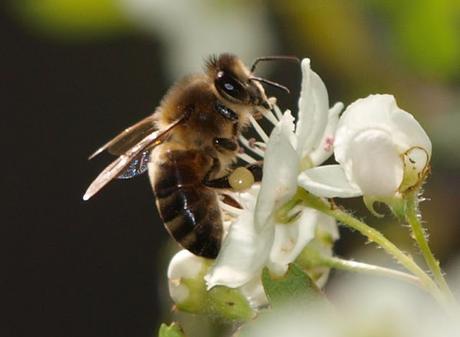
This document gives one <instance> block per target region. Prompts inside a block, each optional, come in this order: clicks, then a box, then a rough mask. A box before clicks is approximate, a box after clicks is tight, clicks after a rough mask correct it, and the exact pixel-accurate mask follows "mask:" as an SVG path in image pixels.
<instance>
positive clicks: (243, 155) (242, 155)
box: [236, 153, 257, 164]
mask: <svg viewBox="0 0 460 337" xmlns="http://www.w3.org/2000/svg"><path fill="white" fill-rule="evenodd" d="M236 156H237V157H238V158H240V159H241V160H243V161H245V162H246V163H248V164H255V163H257V160H255V159H254V158H252V157H251V156H250V155H248V154H247V153H238V154H237V155H236Z"/></svg>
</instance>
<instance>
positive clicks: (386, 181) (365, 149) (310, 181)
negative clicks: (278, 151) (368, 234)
mask: <svg viewBox="0 0 460 337" xmlns="http://www.w3.org/2000/svg"><path fill="white" fill-rule="evenodd" d="M334 155H335V159H336V160H337V162H338V163H339V165H326V166H321V167H315V168H311V169H308V170H306V171H304V172H303V173H302V174H301V175H300V176H299V185H300V186H302V187H304V188H305V189H306V190H308V191H310V192H312V193H314V194H316V195H318V196H322V197H344V198H346V197H356V196H361V195H365V196H375V197H393V196H395V195H397V194H398V193H402V192H404V191H405V190H407V189H408V188H410V187H412V186H414V185H416V184H419V183H420V181H421V180H422V179H423V178H424V176H425V174H426V172H427V170H428V167H429V162H430V159H431V142H430V139H429V138H428V136H427V134H426V133H425V131H424V130H423V128H422V127H421V126H420V124H419V123H418V122H417V120H415V118H414V117H413V116H412V115H411V114H409V113H408V112H406V111H404V110H402V109H400V108H399V107H398V106H397V105H396V101H395V99H394V97H393V96H391V95H370V96H368V97H366V98H363V99H359V100H357V101H356V102H354V103H352V104H351V105H350V106H349V107H347V109H346V110H345V112H344V113H343V115H342V117H341V118H340V120H339V123H338V126H337V132H336V135H335V142H334Z"/></svg>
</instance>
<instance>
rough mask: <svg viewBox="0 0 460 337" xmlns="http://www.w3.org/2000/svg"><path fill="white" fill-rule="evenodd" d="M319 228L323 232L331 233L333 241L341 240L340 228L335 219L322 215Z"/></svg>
mask: <svg viewBox="0 0 460 337" xmlns="http://www.w3.org/2000/svg"><path fill="white" fill-rule="evenodd" d="M318 228H319V229H320V230H321V231H324V232H326V233H329V234H330V235H331V237H332V240H334V241H336V240H338V239H339V238H340V234H339V227H338V226H337V222H336V221H335V219H334V218H333V217H330V216H328V215H326V214H324V213H320V215H319V219H318Z"/></svg>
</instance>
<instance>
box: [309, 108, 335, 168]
mask: <svg viewBox="0 0 460 337" xmlns="http://www.w3.org/2000/svg"><path fill="white" fill-rule="evenodd" d="M342 110H343V103H341V102H338V103H336V104H334V106H333V107H332V108H331V109H330V110H329V116H328V120H327V126H326V130H325V131H324V134H323V137H322V139H321V142H320V143H319V146H318V147H317V148H316V149H315V150H313V152H312V153H310V159H311V161H312V163H313V165H314V166H319V165H321V164H322V163H324V162H325V161H326V160H328V159H329V157H330V156H331V155H332V153H333V152H334V138H335V131H336V129H337V124H338V122H339V115H340V113H341V112H342Z"/></svg>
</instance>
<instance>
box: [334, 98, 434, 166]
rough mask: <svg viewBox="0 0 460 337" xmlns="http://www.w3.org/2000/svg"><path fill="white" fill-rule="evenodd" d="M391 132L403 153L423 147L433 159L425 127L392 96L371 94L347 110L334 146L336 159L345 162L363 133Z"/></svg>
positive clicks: (338, 128) (339, 126) (400, 151)
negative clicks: (359, 133)
mask: <svg viewBox="0 0 460 337" xmlns="http://www.w3.org/2000/svg"><path fill="white" fill-rule="evenodd" d="M368 129H379V130H382V131H386V132H388V134H390V135H391V137H392V139H393V142H394V143H395V144H396V145H397V146H398V149H399V153H400V154H402V153H404V152H406V151H407V150H408V149H409V148H412V147H421V148H423V149H425V150H426V151H427V153H428V154H429V155H430V157H431V141H430V139H429V138H428V136H427V135H426V133H425V131H424V130H423V128H422V127H421V126H420V124H419V123H418V122H417V121H416V120H415V118H414V117H413V116H412V115H411V114H409V113H408V112H406V111H404V110H402V109H400V108H399V107H398V106H397V105H396V101H395V98H394V97H393V96H392V95H370V96H368V97H366V98H361V99H358V100H356V101H355V102H354V103H352V104H351V105H350V106H348V107H347V109H346V110H345V112H344V113H343V115H342V117H341V118H340V121H339V124H338V126H337V132H336V138H335V143H334V154H335V159H336V160H337V161H338V162H339V163H344V162H345V161H346V158H347V156H348V154H347V151H348V146H349V145H350V141H351V139H353V137H354V136H355V135H356V134H357V133H358V132H361V131H363V130H368Z"/></svg>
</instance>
